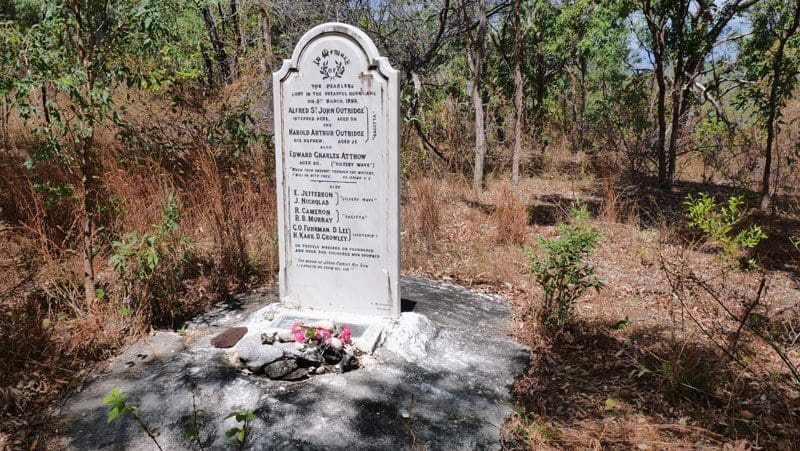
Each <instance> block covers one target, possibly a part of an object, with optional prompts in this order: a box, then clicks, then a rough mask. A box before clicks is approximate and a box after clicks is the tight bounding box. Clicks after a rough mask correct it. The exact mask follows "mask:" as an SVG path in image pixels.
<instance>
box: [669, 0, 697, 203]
mask: <svg viewBox="0 0 800 451" xmlns="http://www.w3.org/2000/svg"><path fill="white" fill-rule="evenodd" d="M687 6H688V5H687V3H686V2H684V1H679V2H677V14H676V16H675V17H673V19H672V22H673V27H674V29H675V32H676V34H677V42H678V43H679V44H678V53H677V55H676V56H675V63H674V66H675V67H674V72H673V77H672V126H671V127H670V133H669V148H668V149H669V150H668V154H667V158H668V161H667V179H666V180H665V182H666V183H665V185H664V187H665V188H669V189H671V188H672V185H673V184H674V183H675V171H676V165H677V160H678V138H680V134H681V130H682V128H683V127H682V126H683V120H684V119H683V118H684V113H685V112H686V108H685V107H686V105H684V103H685V101H686V97H685V96H684V94H685V93H684V87H685V86H686V82H687V81H688V78H690V77H691V76H690V75H689V74H687V73H686V69H687V67H686V60H685V58H684V56H685V53H684V50H685V44H684V43H685V41H686V39H684V28H683V23H684V21H685V19H686V13H687V11H686V8H687Z"/></svg>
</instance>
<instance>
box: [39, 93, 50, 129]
mask: <svg viewBox="0 0 800 451" xmlns="http://www.w3.org/2000/svg"><path fill="white" fill-rule="evenodd" d="M41 90H42V112H43V113H44V123H45V124H47V125H50V109H49V108H48V107H47V84H45V83H42V89H41Z"/></svg>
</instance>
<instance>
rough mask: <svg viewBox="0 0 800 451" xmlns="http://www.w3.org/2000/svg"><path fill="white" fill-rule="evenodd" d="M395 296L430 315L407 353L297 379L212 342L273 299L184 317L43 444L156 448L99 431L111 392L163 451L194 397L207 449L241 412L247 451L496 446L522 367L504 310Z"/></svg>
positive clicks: (94, 385) (139, 438)
mask: <svg viewBox="0 0 800 451" xmlns="http://www.w3.org/2000/svg"><path fill="white" fill-rule="evenodd" d="M402 290H403V298H404V299H403V305H404V307H405V310H407V311H411V312H413V313H414V314H417V315H420V316H422V317H425V318H427V319H428V320H430V322H431V324H432V326H433V327H434V328H435V330H436V333H435V334H433V336H431V337H430V339H429V340H428V341H427V342H426V345H424V346H421V347H420V346H416V347H415V348H414V349H415V352H414V353H413V355H403V353H402V352H399V351H398V350H395V351H394V352H393V351H392V350H391V349H389V347H388V346H387V347H379V348H378V349H377V350H376V351H375V352H374V354H373V355H371V356H365V357H364V362H363V365H362V368H360V369H358V370H355V371H351V372H348V373H344V374H322V375H315V376H313V377H311V378H309V379H307V380H305V381H301V382H286V381H272V380H269V379H267V378H265V377H259V376H249V375H246V374H243V372H242V371H241V370H239V369H237V368H235V367H234V366H232V365H231V363H230V362H229V360H228V354H227V353H226V350H221V349H216V348H214V347H212V346H211V345H210V339H211V337H213V336H215V335H216V334H218V333H220V332H221V331H222V330H225V329H226V328H228V327H234V326H246V327H248V328H249V327H250V325H251V324H253V322H254V321H256V319H257V318H256V316H258V315H259V314H260V315H263V314H264V313H265V312H264V311H263V306H264V304H266V303H270V302H276V301H277V296H276V294H275V293H274V292H265V293H258V294H254V295H250V296H249V297H243V298H241V299H239V300H238V304H237V305H222V306H220V307H219V308H218V309H216V310H215V311H213V312H210V313H209V314H207V315H204V316H203V317H200V318H197V319H195V320H194V321H192V322H191V324H189V325H188V330H187V332H186V334H184V336H183V337H182V340H183V344H182V345H178V343H175V341H176V340H175V336H174V335H171V334H169V335H165V336H164V337H163V339H161V338H159V340H150V345H148V346H153V342H159V343H162V342H163V344H164V346H165V348H166V349H165V350H164V351H163V352H161V351H160V350H155V352H153V351H152V350H151V352H150V353H148V357H150V356H152V358H148V359H142V360H146V361H143V362H138V361H136V360H135V359H134V360H133V362H134V364H133V365H132V366H128V365H125V362H124V361H123V362H121V364H118V365H111V366H110V367H111V368H113V369H112V370H111V371H110V372H109V373H107V374H102V375H98V376H97V377H96V378H94V379H93V380H91V381H89V382H88V383H87V384H86V385H85V387H84V388H83V390H82V391H81V392H79V393H76V394H75V395H74V396H72V397H71V398H70V399H68V400H67V401H66V402H65V404H64V405H63V406H62V407H61V409H60V414H59V415H58V418H57V421H59V424H60V426H59V429H60V430H61V431H62V436H61V437H59V438H57V439H56V440H55V441H54V442H53V443H50V444H48V445H49V446H50V447H52V448H56V449H80V450H85V449H106V450H111V449H114V450H116V449H134V450H145V449H148V450H149V449H155V446H154V445H153V444H152V442H150V441H149V439H148V438H147V436H146V435H145V434H144V432H142V431H141V430H140V429H139V428H138V427H137V426H136V424H135V423H134V422H133V421H131V419H130V418H127V419H126V418H123V419H121V420H117V421H115V422H114V423H111V424H108V423H107V421H106V415H107V411H108V407H107V406H104V405H103V404H102V399H103V397H104V396H105V395H106V394H108V393H109V392H110V391H111V388H113V387H118V388H120V389H121V390H123V391H125V392H128V400H129V402H130V403H131V404H133V405H137V406H138V407H139V409H140V410H139V412H140V415H141V418H142V420H143V421H144V422H146V423H147V424H148V425H150V426H152V427H155V428H156V429H157V430H158V432H159V435H158V441H159V443H160V444H161V446H162V447H163V448H164V449H190V448H192V444H191V443H190V442H189V441H187V440H186V438H185V436H184V433H183V431H184V421H185V420H186V419H187V418H189V416H190V415H191V413H192V396H193V395H192V393H193V392H194V393H195V394H196V398H195V399H194V402H195V403H196V405H197V408H198V409H203V411H204V412H203V413H202V415H201V426H202V427H201V437H202V438H203V441H204V446H205V448H206V449H221V448H224V447H225V441H226V440H225V431H226V430H227V429H229V428H230V427H232V426H234V425H235V422H234V420H233V419H228V420H225V419H224V417H225V416H226V415H227V414H228V413H230V412H232V411H233V410H235V409H242V408H245V409H249V410H251V411H253V412H254V413H255V415H256V420H255V421H254V423H253V424H252V428H251V429H252V436H251V442H250V443H251V444H252V447H251V449H304V450H322V449H325V450H328V449H379V450H380V449H386V450H395V449H403V448H408V447H413V448H417V447H419V448H422V449H443V450H453V449H497V448H499V447H500V428H501V426H502V424H503V422H504V421H505V419H506V418H507V417H508V415H509V414H510V409H509V407H508V404H507V403H508V402H509V401H510V395H509V388H510V386H511V384H512V383H513V381H514V379H515V378H516V377H518V376H519V375H520V374H522V373H523V372H524V371H525V369H526V367H527V365H528V360H529V355H528V352H527V350H526V349H525V348H524V347H522V346H520V345H519V344H517V343H515V342H514V341H513V340H511V339H509V337H508V336H507V333H506V332H507V330H506V328H507V325H508V315H509V308H508V306H507V304H506V302H504V301H503V300H502V299H500V298H498V297H493V296H486V295H482V294H478V293H475V292H472V291H469V290H467V289H464V288H462V287H457V286H453V285H449V284H443V283H439V282H435V281H431V280H427V279H417V278H413V279H403V280H402ZM234 304H235V303H234ZM409 317H410V316H409ZM401 318H402V317H401ZM273 319H275V317H273ZM412 320H413V318H412ZM417 320H420V321H422V320H421V319H419V318H417ZM259 321H260V320H259ZM414 321H416V320H414ZM412 322H413V321H412ZM250 333H257V331H252V330H250V329H249V330H248V334H250ZM387 335H388V337H391V334H387ZM390 339H391V338H387V340H390ZM148 349H150V348H148ZM423 349H424V351H421V350H423ZM131 351H136V348H135V347H132V348H130V349H128V350H126V351H125V352H123V353H122V354H121V355H120V357H119V358H118V359H115V362H116V361H117V360H119V359H122V360H125V359H128V360H127V361H131V360H130V357H131V356H133V357H136V353H135V352H131Z"/></svg>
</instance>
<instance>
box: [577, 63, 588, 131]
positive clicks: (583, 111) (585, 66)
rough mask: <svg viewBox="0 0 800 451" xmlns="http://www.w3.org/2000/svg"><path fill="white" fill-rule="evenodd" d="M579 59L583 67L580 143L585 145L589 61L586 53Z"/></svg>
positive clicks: (579, 124) (579, 125)
mask: <svg viewBox="0 0 800 451" xmlns="http://www.w3.org/2000/svg"><path fill="white" fill-rule="evenodd" d="M579 61H580V69H581V95H580V97H579V99H580V104H579V107H578V143H579V144H580V146H581V147H583V144H584V135H585V133H586V99H587V98H588V96H589V87H588V86H587V83H586V75H587V73H588V70H589V63H588V62H587V61H586V56H584V55H581V56H580V58H579Z"/></svg>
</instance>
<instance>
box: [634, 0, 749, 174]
mask: <svg viewBox="0 0 800 451" xmlns="http://www.w3.org/2000/svg"><path fill="white" fill-rule="evenodd" d="M759 1H762V0H723V1H717V2H712V1H706V0H638V2H637V3H638V5H639V7H640V10H641V12H642V15H643V17H644V20H645V23H646V25H647V30H648V33H649V39H648V42H647V44H648V45H649V48H648V50H649V52H650V53H651V55H652V57H653V76H654V78H655V80H656V84H657V99H656V119H657V121H658V138H657V142H656V155H657V158H658V181H659V184H660V185H661V186H663V187H664V188H671V187H672V185H673V183H674V182H675V175H676V161H677V155H678V146H679V144H680V143H679V138H680V136H681V133H682V132H683V129H684V128H685V126H686V123H687V121H688V118H689V112H690V111H691V109H692V107H694V106H695V105H696V104H697V103H698V102H699V99H700V98H699V97H698V96H696V95H695V91H697V88H698V83H699V84H700V85H702V81H703V77H704V75H705V72H706V70H705V69H706V65H707V62H708V57H709V55H710V54H711V52H712V51H713V50H714V49H715V48H717V47H718V46H719V45H721V44H722V43H724V42H727V41H730V40H732V39H735V38H736V36H731V33H730V31H731V28H730V26H729V25H730V24H731V21H733V20H734V18H737V17H740V16H741V14H742V13H744V12H745V11H747V10H748V9H749V8H751V7H752V6H753V5H755V4H757V3H758V2H759ZM668 67H670V68H671V72H672V77H671V80H668V78H670V77H668V76H667V74H666V70H667V68H668ZM668 81H671V84H672V86H671V90H669V102H668V101H667V93H668V90H667V82H668ZM667 122H669V123H667Z"/></svg>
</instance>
